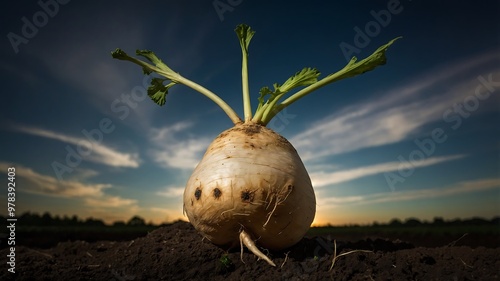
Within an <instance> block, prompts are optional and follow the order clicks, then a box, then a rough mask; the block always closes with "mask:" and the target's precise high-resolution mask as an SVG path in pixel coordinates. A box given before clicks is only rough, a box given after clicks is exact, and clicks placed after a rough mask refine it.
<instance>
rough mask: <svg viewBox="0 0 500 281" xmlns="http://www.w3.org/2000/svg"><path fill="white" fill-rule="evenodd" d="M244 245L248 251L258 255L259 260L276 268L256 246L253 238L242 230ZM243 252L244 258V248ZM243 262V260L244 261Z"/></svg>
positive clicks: (241, 240) (241, 239)
mask: <svg viewBox="0 0 500 281" xmlns="http://www.w3.org/2000/svg"><path fill="white" fill-rule="evenodd" d="M241 243H243V244H244V245H245V246H246V247H247V249H249V250H250V251H251V252H252V253H253V254H254V255H256V256H257V257H258V258H260V259H263V260H265V261H266V262H267V263H268V264H270V265H272V266H276V264H274V262H273V261H272V260H271V259H270V258H268V257H267V256H266V255H264V253H262V252H261V251H260V250H259V248H257V246H256V245H255V243H254V242H253V240H252V238H251V237H250V235H249V234H248V233H246V232H245V230H242V231H241V232H240V244H241ZM241 251H242V256H243V247H242V248H241ZM242 261H243V260H242Z"/></svg>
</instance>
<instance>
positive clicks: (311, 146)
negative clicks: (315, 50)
mask: <svg viewBox="0 0 500 281" xmlns="http://www.w3.org/2000/svg"><path fill="white" fill-rule="evenodd" d="M498 59H499V56H498V54H496V53H490V54H486V55H483V56H480V57H474V58H469V59H468V60H466V61H462V62H459V63H457V64H454V65H447V66H445V67H442V68H440V69H435V70H433V71H431V72H430V73H429V74H426V75H424V76H422V77H419V78H417V79H415V80H414V81H410V82H409V83H406V84H405V85H404V86H400V87H397V88H394V89H392V90H389V91H388V92H387V94H381V95H379V96H378V97H377V98H376V99H374V100H369V101H364V102H361V103H358V104H354V105H351V106H348V107H346V108H344V109H343V110H341V111H340V112H339V113H337V114H333V115H330V116H327V117H326V118H324V119H323V120H320V121H319V122H317V123H316V124H313V126H311V129H309V130H306V131H304V132H302V133H300V134H298V135H296V136H294V137H292V138H291V139H290V141H291V142H292V143H293V144H294V145H295V147H296V148H297V150H298V151H299V152H300V154H301V156H302V158H303V160H304V161H310V160H313V159H318V158H321V157H325V156H330V155H335V154H341V153H346V152H352V151H356V150H359V149H362V148H367V147H374V146H380V145H386V144H391V143H396V142H399V141H402V140H404V139H407V138H408V137H409V136H411V135H412V134H414V133H415V131H416V130H417V129H418V128H420V127H421V126H423V125H425V124H428V123H430V122H435V121H438V120H440V119H441V118H442V115H443V113H444V112H445V111H446V110H447V109H449V108H451V107H452V106H453V105H454V104H455V103H457V102H462V101H463V100H464V98H465V97H467V96H470V95H472V94H474V89H475V87H476V86H477V85H478V81H477V76H478V72H477V69H478V68H481V67H486V66H488V65H489V64H491V61H492V60H498ZM472 70H473V71H472ZM481 71H484V69H482V70H481ZM497 72H498V67H497ZM482 74H485V73H482ZM450 85H452V86H450ZM443 89H444V90H443Z"/></svg>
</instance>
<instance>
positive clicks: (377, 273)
mask: <svg viewBox="0 0 500 281" xmlns="http://www.w3.org/2000/svg"><path fill="white" fill-rule="evenodd" d="M467 239H469V238H468V237H464V238H463V239H461V240H460V241H455V242H454V241H449V242H450V243H447V244H445V245H442V246H440V247H432V248H431V247H416V246H414V244H413V243H409V242H403V241H400V240H389V239H382V238H374V237H372V238H364V239H362V240H352V239H345V240H340V239H338V240H337V242H336V246H337V247H336V250H337V254H341V253H345V252H348V251H351V250H369V251H371V252H355V253H352V254H349V255H345V256H341V257H338V259H337V260H336V262H335V265H334V267H333V269H332V270H330V267H331V265H332V259H333V254H334V248H335V247H334V243H333V241H331V239H330V238H329V236H321V237H306V238H304V239H302V240H301V241H300V242H299V243H298V244H297V245H295V246H293V247H292V248H290V249H288V250H285V251H280V252H270V253H268V255H269V256H270V257H271V258H272V259H273V260H274V262H275V263H276V265H277V267H271V266H270V265H268V264H267V263H266V262H264V261H262V260H257V259H256V258H255V256H254V255H253V254H251V253H249V252H248V251H247V250H245V251H244V253H243V261H242V260H241V259H240V251H239V249H233V250H231V251H229V252H227V251H224V250H223V249H220V248H219V247H217V246H214V245H212V244H211V243H210V242H208V241H204V240H203V239H202V238H201V236H200V235H199V234H198V233H197V232H196V231H195V230H194V228H193V227H192V226H191V225H190V224H189V223H186V222H176V223H174V224H172V225H169V226H166V227H162V228H159V229H157V230H154V231H153V232H151V233H149V234H148V235H147V236H145V237H141V238H137V239H135V240H131V241H123V242H110V241H100V242H93V243H89V242H84V241H74V242H63V243H59V244H58V245H57V246H55V247H53V248H50V249H35V248H28V247H23V246H17V247H16V252H15V254H16V265H15V271H16V273H14V274H13V273H10V272H8V271H7V267H6V265H5V263H4V270H2V271H1V273H0V280H120V281H124V280H225V281H228V280H499V279H500V245H498V244H496V245H486V247H485V246H479V247H475V246H464V241H467ZM489 239H490V240H491V239H492V238H491V237H490V238H489ZM485 241H487V239H486V240H485ZM491 241H498V239H495V238H493V240H491ZM458 242H460V243H458ZM465 244H466V243H465ZM476 244H477V243H476ZM8 254H9V249H2V250H1V251H0V256H2V257H3V259H4V260H5V258H6V256H7V255H8Z"/></svg>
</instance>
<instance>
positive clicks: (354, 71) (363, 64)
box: [341, 36, 402, 78]
mask: <svg viewBox="0 0 500 281" xmlns="http://www.w3.org/2000/svg"><path fill="white" fill-rule="evenodd" d="M400 38H402V37H401V36H400V37H396V38H394V39H392V40H391V41H389V42H388V43H387V44H385V45H382V46H380V47H379V48H378V49H377V50H375V52H373V54H371V55H370V56H368V57H367V58H365V59H363V60H361V61H359V62H358V59H357V58H356V57H352V58H351V60H350V61H349V63H348V64H347V65H346V66H345V67H344V68H343V69H342V70H341V71H343V72H344V73H343V75H342V78H348V77H354V76H356V75H359V74H363V73H365V72H368V71H370V70H373V69H375V68H376V67H377V66H380V65H384V64H386V62H387V58H386V56H385V52H386V51H387V49H388V48H389V47H390V46H391V45H392V44H393V43H394V42H395V41H396V40H398V39H400Z"/></svg>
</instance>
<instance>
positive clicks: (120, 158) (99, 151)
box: [16, 126, 140, 168]
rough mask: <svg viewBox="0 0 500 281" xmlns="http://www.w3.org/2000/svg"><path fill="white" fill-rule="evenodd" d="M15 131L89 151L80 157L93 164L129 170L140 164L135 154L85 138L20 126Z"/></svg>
mask: <svg viewBox="0 0 500 281" xmlns="http://www.w3.org/2000/svg"><path fill="white" fill-rule="evenodd" d="M16 130H18V131H20V132H23V133H26V134H30V135H35V136H39V137H44V138H49V139H54V140H58V141H62V142H65V143H69V144H72V145H75V146H81V147H82V148H85V150H86V151H90V153H89V155H81V156H82V158H84V159H86V160H89V161H92V162H95V163H100V164H105V165H109V166H112V167H131V168H137V167H139V164H140V159H139V156H138V154H137V153H123V152H119V151H117V150H115V149H113V148H110V147H108V146H105V145H103V144H102V143H100V142H95V141H92V142H90V141H89V140H88V139H86V138H78V137H72V136H68V135H65V134H61V133H56V132H52V131H49V130H45V129H40V128H32V127H23V126H20V127H17V128H16Z"/></svg>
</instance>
